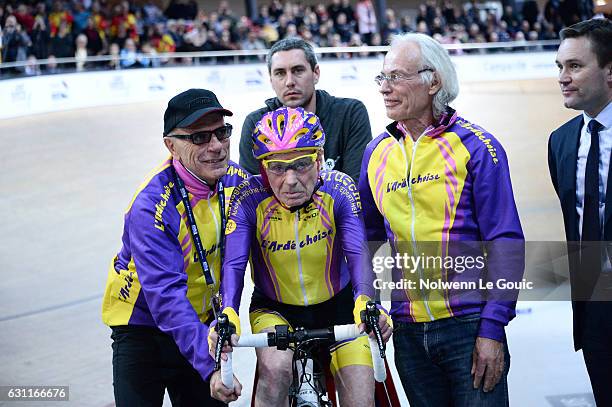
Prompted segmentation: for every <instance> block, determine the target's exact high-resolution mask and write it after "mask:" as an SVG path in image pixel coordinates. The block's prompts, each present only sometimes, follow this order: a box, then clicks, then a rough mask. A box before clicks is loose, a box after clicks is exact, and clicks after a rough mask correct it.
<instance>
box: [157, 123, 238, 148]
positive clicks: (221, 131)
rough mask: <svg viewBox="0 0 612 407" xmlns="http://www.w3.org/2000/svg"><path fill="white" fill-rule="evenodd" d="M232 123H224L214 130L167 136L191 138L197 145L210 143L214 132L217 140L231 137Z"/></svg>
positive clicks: (182, 138)
mask: <svg viewBox="0 0 612 407" xmlns="http://www.w3.org/2000/svg"><path fill="white" fill-rule="evenodd" d="M232 129H233V127H232V125H231V124H229V123H226V124H224V125H223V126H221V127H217V128H216V129H214V130H204V131H198V132H197V133H192V134H173V135H171V136H166V137H175V138H178V139H181V140H189V141H191V142H192V143H193V144H195V145H200V144H206V143H210V139H211V138H212V136H213V134H214V135H215V137H217V140H219V141H223V140H225V139H228V138H230V136H231V135H232Z"/></svg>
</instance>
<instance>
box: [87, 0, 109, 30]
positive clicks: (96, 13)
mask: <svg viewBox="0 0 612 407" xmlns="http://www.w3.org/2000/svg"><path fill="white" fill-rule="evenodd" d="M91 18H92V19H93V22H94V28H95V29H96V30H98V34H99V35H100V38H102V40H106V39H107V37H108V30H109V26H110V23H109V21H108V18H107V16H106V15H105V14H104V13H103V12H102V10H101V9H100V3H98V2H97V1H94V2H93V3H92V5H91Z"/></svg>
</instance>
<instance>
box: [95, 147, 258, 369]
mask: <svg viewBox="0 0 612 407" xmlns="http://www.w3.org/2000/svg"><path fill="white" fill-rule="evenodd" d="M173 167H174V168H176V171H177V173H178V174H179V175H180V177H181V179H182V180H183V181H184V183H185V186H186V188H187V191H188V195H189V202H190V203H191V206H192V209H193V214H194V217H195V219H196V223H197V227H198V231H199V233H200V237H201V239H202V246H203V249H204V252H205V253H206V259H207V261H208V264H209V265H210V268H211V270H212V274H213V275H214V279H215V288H214V289H211V288H210V287H209V286H208V285H207V284H206V280H205V278H204V275H203V271H202V266H201V264H200V261H199V259H198V256H197V250H196V249H195V246H194V244H193V240H192V236H191V233H190V229H189V227H188V221H187V213H186V211H185V206H184V205H183V202H182V200H181V196H180V193H179V191H178V190H177V187H176V178H175V171H174V170H173ZM247 176H248V174H247V173H246V172H245V171H244V170H242V169H241V168H240V167H239V166H238V165H237V164H235V163H233V162H231V161H230V163H229V167H228V171H227V174H226V175H225V176H224V177H223V178H222V181H223V184H224V188H225V195H226V196H227V197H229V196H230V194H231V193H232V191H233V190H234V188H235V187H236V186H237V185H239V184H240V183H241V182H242V181H244V180H245V179H246V178H247ZM228 201H229V199H226V212H227V207H228V205H227V204H228ZM221 229H222V226H221V214H220V208H219V198H218V194H217V193H216V191H215V190H214V188H209V187H208V186H207V185H205V184H204V183H202V182H201V181H199V180H198V179H197V178H196V177H195V176H193V175H192V174H191V173H189V172H188V171H187V170H186V169H185V168H184V167H183V166H182V164H180V163H179V162H177V161H174V162H173V160H172V159H167V160H166V161H164V162H163V163H162V164H161V165H160V166H159V167H157V168H156V169H155V170H153V172H152V173H151V174H150V175H149V176H148V177H147V179H146V180H145V181H144V182H143V184H142V185H141V186H140V187H139V189H138V190H137V192H136V194H135V195H134V198H133V199H132V202H131V203H130V205H129V207H128V209H127V212H126V214H125V219H124V229H123V237H122V247H121V250H120V251H119V253H118V254H117V256H115V258H114V259H113V261H112V263H111V265H110V268H109V271H108V279H107V284H106V290H105V293H104V301H103V304H102V319H103V321H104V323H105V324H107V325H109V326H121V325H141V326H152V327H157V328H159V329H160V330H161V331H163V332H165V333H167V334H169V335H171V336H172V337H173V339H174V341H175V342H176V344H177V346H178V348H179V349H180V351H181V353H182V354H183V356H185V358H186V359H187V360H188V361H189V362H190V363H191V364H192V366H194V368H196V370H198V372H199V373H200V375H201V376H202V377H203V378H204V379H206V378H207V377H208V376H209V375H210V373H212V370H213V365H214V362H213V360H212V359H211V358H210V356H209V354H208V345H207V339H206V338H207V335H208V326H207V325H206V324H204V322H206V321H207V320H209V319H210V317H211V313H210V312H209V311H210V309H211V304H210V298H211V295H212V294H215V293H216V292H217V291H218V288H219V283H220V265H221V259H220V249H219V242H220V241H221V239H222V238H223V231H222V230H221ZM226 253H227V251H226Z"/></svg>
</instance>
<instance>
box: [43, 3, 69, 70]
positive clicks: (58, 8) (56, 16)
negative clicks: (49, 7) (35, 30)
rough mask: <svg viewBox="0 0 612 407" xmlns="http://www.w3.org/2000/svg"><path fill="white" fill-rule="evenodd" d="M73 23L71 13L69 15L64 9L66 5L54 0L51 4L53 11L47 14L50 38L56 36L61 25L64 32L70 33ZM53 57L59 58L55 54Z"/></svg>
mask: <svg viewBox="0 0 612 407" xmlns="http://www.w3.org/2000/svg"><path fill="white" fill-rule="evenodd" d="M73 21H74V18H73V17H72V13H70V11H69V10H68V8H67V7H66V4H65V3H63V2H61V1H59V0H56V1H55V2H54V3H53V11H52V12H51V14H49V29H50V31H51V37H55V36H56V35H58V33H59V30H60V26H61V25H62V23H63V24H64V26H65V28H64V30H65V32H66V33H70V32H71V31H72V23H73ZM55 56H56V57H58V58H59V55H57V54H56V55H55ZM70 56H72V52H71V53H70Z"/></svg>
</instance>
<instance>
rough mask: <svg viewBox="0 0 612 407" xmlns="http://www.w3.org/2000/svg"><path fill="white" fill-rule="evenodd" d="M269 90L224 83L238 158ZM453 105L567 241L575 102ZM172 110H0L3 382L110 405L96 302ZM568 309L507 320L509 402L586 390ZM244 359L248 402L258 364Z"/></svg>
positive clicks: (543, 95)
mask: <svg viewBox="0 0 612 407" xmlns="http://www.w3.org/2000/svg"><path fill="white" fill-rule="evenodd" d="M352 92H357V91H355V90H353V91H352ZM332 93H335V94H338V95H343V96H353V97H360V98H361V99H362V100H364V102H365V103H366V105H367V107H368V110H369V112H370V117H371V119H372V128H373V131H374V133H378V132H380V131H381V130H382V128H383V126H384V125H385V123H387V121H388V120H387V118H386V117H385V113H384V107H383V105H382V100H381V98H380V97H374V96H373V95H363V94H361V95H359V94H358V93H355V94H350V93H349V94H346V93H345V94H342V93H339V92H333V91H332ZM267 96H269V94H265V95H263V94H262V95H257V96H256V97H253V98H249V101H248V103H249V104H248V105H246V104H245V103H247V102H245V101H241V100H240V97H239V96H233V97H232V96H231V95H223V94H220V95H219V97H220V99H221V102H222V103H223V104H224V105H226V106H227V107H229V108H230V109H232V110H233V111H234V112H235V113H236V115H235V117H234V118H230V120H228V121H230V122H231V123H233V124H234V126H235V128H236V133H235V136H234V138H233V139H232V154H233V158H234V159H236V161H237V158H238V155H237V152H238V148H237V144H238V139H239V134H240V133H239V131H238V130H239V127H240V126H241V124H242V120H243V118H244V117H245V114H246V113H248V112H249V111H251V110H253V109H254V108H256V107H259V105H260V104H261V101H262V100H263V98H264V97H267ZM454 106H455V107H456V108H457V109H458V111H459V113H460V114H461V115H462V116H464V117H466V118H467V119H468V120H471V121H474V122H475V123H478V124H480V125H481V126H483V127H484V128H486V129H488V130H489V131H491V132H492V133H493V134H494V135H495V136H496V137H497V138H498V139H499V140H500V141H501V142H502V144H503V145H504V147H505V149H506V151H507V153H508V156H509V162H510V169H511V174H512V181H513V185H514V190H515V196H516V200H517V203H518V207H519V212H520V215H521V219H522V224H523V227H524V230H525V234H526V237H527V239H528V240H563V228H562V220H561V214H560V210H559V205H558V202H557V200H556V197H555V195H554V191H553V189H552V186H551V184H550V179H549V175H548V168H547V160H546V146H547V139H548V135H549V134H550V132H551V131H552V130H553V129H554V128H556V127H557V126H558V125H560V124H561V123H563V122H564V121H566V120H567V119H569V118H571V117H573V116H574V115H575V112H573V111H568V110H566V109H565V108H563V106H562V104H561V96H560V92H559V89H558V85H557V83H556V81H555V80H554V79H543V80H529V81H508V82H488V83H466V84H462V88H461V93H460V97H459V99H458V100H457V101H456V103H455V104H454ZM164 108H165V102H159V103H158V102H155V103H143V104H137V105H123V106H108V107H100V108H92V109H81V110H74V111H67V112H60V113H52V114H42V115H35V116H31V117H23V118H17V119H10V120H3V121H1V122H0V140H1V141H2V144H3V145H4V146H5V148H6V149H5V151H4V153H3V158H2V159H1V160H0V190H1V191H2V195H1V196H0V210H1V211H2V213H3V214H4V215H3V216H2V223H1V231H2V244H1V245H0V258H1V259H2V263H3V267H2V268H1V269H0V278H1V283H0V385H70V400H71V402H70V405H74V406H94V407H101V406H108V405H112V404H113V393H112V369H111V349H110V339H109V335H110V331H109V329H108V328H107V327H105V326H104V325H103V324H102V322H101V320H100V303H101V298H102V293H103V290H104V284H105V280H106V273H107V267H108V265H109V263H110V260H111V259H112V257H113V256H114V254H115V252H116V251H117V250H118V249H119V244H120V236H121V226H122V220H123V219H122V218H123V216H122V215H123V211H124V210H125V208H126V206H127V204H128V202H129V201H130V198H131V196H132V194H133V192H134V191H135V189H136V188H137V186H138V185H139V184H140V181H141V180H142V179H143V178H144V176H145V174H147V173H148V171H149V170H150V169H151V168H153V166H154V165H156V164H157V163H158V162H159V161H160V160H161V159H163V158H164V157H165V155H166V151H165V149H164V147H163V144H162V141H161V129H162V117H163V110H164ZM247 291H248V290H247ZM246 295H247V294H246V293H245V296H246ZM246 303H248V301H247V300H243V304H246ZM561 308H562V312H560V313H556V314H554V316H551V317H550V318H554V319H553V320H552V321H551V320H550V319H547V320H546V321H544V320H542V319H540V318H545V315H547V314H546V312H545V311H543V312H542V314H541V315H527V316H525V317H524V318H523V320H524V321H525V322H522V321H521V319H522V317H519V318H517V320H516V321H514V322H512V323H511V328H510V330H509V338H510V339H509V340H510V349H511V352H512V355H513V362H512V363H513V366H512V369H511V374H510V395H511V400H512V401H513V405H519V406H544V405H548V404H547V403H546V401H545V399H544V397H545V396H546V395H550V394H559V393H564V394H569V393H585V392H587V391H588V384H587V382H586V376H585V375H586V372H585V370H584V367H583V365H582V362H581V357H580V355H577V354H574V353H573V351H572V347H571V339H570V311H569V309H570V308H569V305H568V304H563V305H561ZM529 318H532V319H531V320H530V319H529ZM536 318H537V319H536ZM546 318H547V317H546ZM245 319H246V318H245ZM521 324H523V325H521ZM521 326H523V327H525V328H524V329H523V328H520V327H521ZM538 327H541V328H538ZM513 332H516V334H513ZM513 335H514V336H513ZM245 357H247V356H245ZM248 359H250V360H253V359H254V358H253V356H249V357H248ZM552 362H554V364H552V365H551V367H548V365H547V364H548V363H552ZM236 365H240V364H238V363H236ZM241 365H243V366H238V369H241V370H238V372H237V373H238V374H239V375H241V374H242V376H241V377H240V378H241V380H242V381H243V383H244V384H245V393H246V397H243V398H242V402H243V403H240V405H245V404H246V401H247V399H248V398H249V397H250V390H249V387H250V383H251V382H250V376H249V375H250V374H252V369H253V368H254V363H251V365H250V366H244V365H248V364H246V363H242V364H241ZM562 372H565V374H562ZM566 375H567V377H566ZM548 376H550V377H551V378H550V379H549V378H548ZM397 385H398V386H400V384H399V382H398V383H397ZM514 402H516V403H514ZM5 404H6V405H9V404H7V403H5ZM5 404H3V402H2V401H0V405H5ZM10 405H13V404H12V403H10ZM19 405H27V403H21V404H19ZM32 405H34V406H41V405H44V403H32ZM52 405H63V404H62V403H53V404H52Z"/></svg>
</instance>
